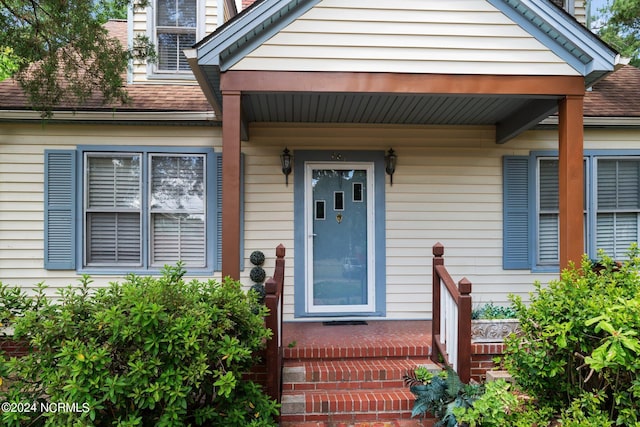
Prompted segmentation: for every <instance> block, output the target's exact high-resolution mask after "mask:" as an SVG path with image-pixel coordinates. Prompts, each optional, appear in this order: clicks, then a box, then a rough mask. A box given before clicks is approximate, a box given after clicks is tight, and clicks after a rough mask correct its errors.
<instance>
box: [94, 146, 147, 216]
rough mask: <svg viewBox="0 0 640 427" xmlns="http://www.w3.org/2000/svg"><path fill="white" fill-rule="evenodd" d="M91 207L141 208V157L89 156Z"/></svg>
mask: <svg viewBox="0 0 640 427" xmlns="http://www.w3.org/2000/svg"><path fill="white" fill-rule="evenodd" d="M87 163H88V166H87V167H88V171H87V185H88V202H87V207H88V208H132V209H138V208H140V156H113V157H88V159H87Z"/></svg>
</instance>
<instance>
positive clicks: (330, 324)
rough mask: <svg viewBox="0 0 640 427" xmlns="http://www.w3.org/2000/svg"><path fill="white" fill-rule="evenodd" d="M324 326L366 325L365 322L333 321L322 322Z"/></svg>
mask: <svg viewBox="0 0 640 427" xmlns="http://www.w3.org/2000/svg"><path fill="white" fill-rule="evenodd" d="M322 324H323V325H324V326H345V325H366V324H367V322H365V321H364V320H331V321H328V322H322Z"/></svg>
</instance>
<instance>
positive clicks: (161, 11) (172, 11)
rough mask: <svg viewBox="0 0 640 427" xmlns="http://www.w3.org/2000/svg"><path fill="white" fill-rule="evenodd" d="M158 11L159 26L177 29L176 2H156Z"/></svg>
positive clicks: (167, 0)
mask: <svg viewBox="0 0 640 427" xmlns="http://www.w3.org/2000/svg"><path fill="white" fill-rule="evenodd" d="M156 1H157V10H158V25H159V26H165V27H169V26H170V27H175V26H176V23H177V22H178V10H177V8H176V6H177V5H176V0H156Z"/></svg>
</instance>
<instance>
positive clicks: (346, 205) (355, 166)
mask: <svg viewBox="0 0 640 427" xmlns="http://www.w3.org/2000/svg"><path fill="white" fill-rule="evenodd" d="M373 167H374V166H373V164H372V163H365V162H362V163H360V162H358V163H344V162H339V163H312V162H309V163H307V164H306V168H305V184H306V197H305V199H306V200H305V205H306V209H305V216H306V229H307V245H306V269H307V280H306V283H307V286H306V305H307V311H308V312H309V313H335V314H338V315H339V314H346V313H358V312H370V311H373V308H374V306H375V283H374V277H375V275H374V271H373V268H372V267H373V266H372V260H373V259H374V258H375V255H374V254H373V250H374V247H375V245H374V242H373V239H374V233H373V224H374V209H373V206H374V200H373V198H374V192H373V179H372V176H373Z"/></svg>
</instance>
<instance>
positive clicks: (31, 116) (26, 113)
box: [0, 110, 219, 123]
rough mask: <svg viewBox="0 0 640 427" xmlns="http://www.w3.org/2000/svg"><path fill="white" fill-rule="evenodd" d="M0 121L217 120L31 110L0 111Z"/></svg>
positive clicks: (199, 114) (198, 115) (186, 114)
mask: <svg viewBox="0 0 640 427" xmlns="http://www.w3.org/2000/svg"><path fill="white" fill-rule="evenodd" d="M0 116H1V117H2V121H14V120H37V121H43V120H45V121H46V120H50V121H52V122H56V121H67V122H68V121H73V122H81V121H92V122H96V121H99V122H113V123H118V122H125V121H126V122H138V121H140V122H156V121H158V122H165V121H166V122H194V121H197V122H202V121H206V122H214V121H218V120H219V119H218V118H216V115H215V113H214V112H213V111H207V112H203V111H162V112H160V111H159V112H149V111H126V110H122V111H54V112H53V116H52V117H51V118H50V119H43V118H42V114H41V113H40V112H38V111H33V110H0Z"/></svg>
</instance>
